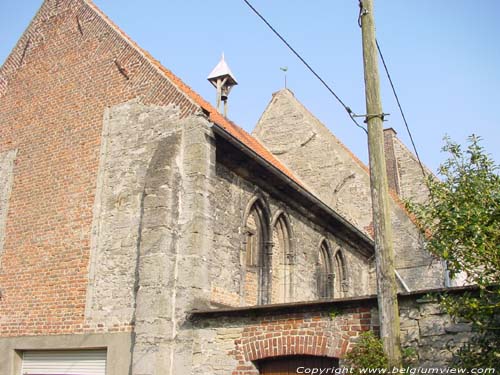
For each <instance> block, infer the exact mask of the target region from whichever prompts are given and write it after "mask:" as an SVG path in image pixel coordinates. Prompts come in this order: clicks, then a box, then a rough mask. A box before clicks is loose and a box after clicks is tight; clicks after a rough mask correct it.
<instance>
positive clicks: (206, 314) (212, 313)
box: [188, 285, 479, 319]
mask: <svg viewBox="0 0 500 375" xmlns="http://www.w3.org/2000/svg"><path fill="white" fill-rule="evenodd" d="M478 289H479V288H478V287H477V286H476V285H467V286H458V287H450V288H436V289H426V290H417V291H411V292H400V293H398V300H408V299H415V300H417V302H419V301H420V302H421V303H425V302H431V300H428V299H423V298H422V297H424V296H425V295H427V294H430V293H444V292H447V293H452V294H462V293H465V292H468V291H477V290H478ZM367 306H368V307H376V306H377V296H376V295H374V294H372V295H368V296H361V297H348V298H337V299H327V300H321V301H304V302H292V303H281V304H267V305H255V306H243V307H223V308H213V309H199V310H191V311H190V312H189V313H188V314H189V317H190V319H194V318H212V317H216V316H245V317H246V316H248V315H249V314H250V315H261V314H262V315H264V314H266V313H269V312H273V313H276V312H281V313H297V312H305V311H308V312H311V311H318V310H319V311H321V310H324V309H327V308H346V309H348V308H353V307H367Z"/></svg>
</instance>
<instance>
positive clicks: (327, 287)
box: [317, 240, 335, 298]
mask: <svg viewBox="0 0 500 375" xmlns="http://www.w3.org/2000/svg"><path fill="white" fill-rule="evenodd" d="M334 277H335V275H334V273H333V262H332V252H331V250H330V246H329V244H328V242H327V241H326V240H323V241H321V245H320V248H319V258H318V269H317V283H318V297H319V298H332V297H333V286H334Z"/></svg>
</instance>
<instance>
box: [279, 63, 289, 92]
mask: <svg viewBox="0 0 500 375" xmlns="http://www.w3.org/2000/svg"><path fill="white" fill-rule="evenodd" d="M280 70H282V71H283V72H285V89H286V72H287V71H288V66H283V67H280Z"/></svg>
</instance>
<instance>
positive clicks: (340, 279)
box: [334, 249, 349, 297]
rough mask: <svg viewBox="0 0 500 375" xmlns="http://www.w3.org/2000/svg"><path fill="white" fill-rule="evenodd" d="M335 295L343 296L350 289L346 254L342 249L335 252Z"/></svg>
mask: <svg viewBox="0 0 500 375" xmlns="http://www.w3.org/2000/svg"><path fill="white" fill-rule="evenodd" d="M335 275H336V277H335V283H334V284H335V285H334V290H335V291H336V292H335V294H336V295H335V297H343V296H345V295H346V294H347V292H348V290H349V283H348V278H347V276H348V275H347V267H346V262H345V258H344V254H343V252H342V250H341V249H339V250H337V252H336V253H335Z"/></svg>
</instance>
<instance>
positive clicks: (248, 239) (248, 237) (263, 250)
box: [244, 199, 269, 305]
mask: <svg viewBox="0 0 500 375" xmlns="http://www.w3.org/2000/svg"><path fill="white" fill-rule="evenodd" d="M268 225H269V216H268V214H267V210H266V208H265V206H264V204H263V203H262V201H261V200H260V199H257V200H255V202H254V203H253V204H252V205H251V206H250V210H249V211H248V215H247V217H246V221H245V245H244V250H245V257H244V259H245V266H246V267H245V291H244V293H245V302H246V303H247V304H249V305H255V304H264V303H267V302H268V294H269V293H268V285H269V260H268V259H267V257H268V251H267V248H268V246H269V228H268Z"/></svg>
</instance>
